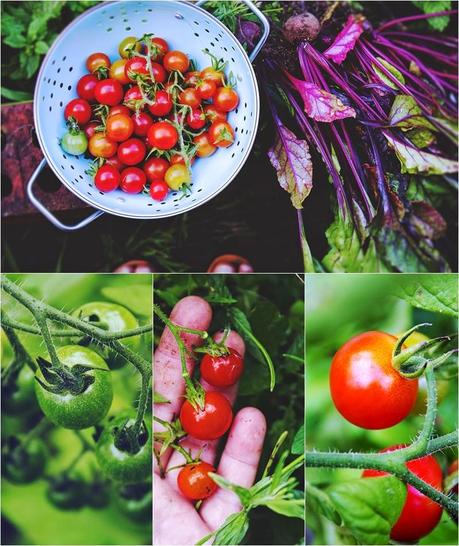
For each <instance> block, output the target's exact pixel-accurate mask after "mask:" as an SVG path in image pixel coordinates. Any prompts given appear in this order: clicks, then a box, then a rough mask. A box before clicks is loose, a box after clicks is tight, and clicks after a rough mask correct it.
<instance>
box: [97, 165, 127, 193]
mask: <svg viewBox="0 0 459 546" xmlns="http://www.w3.org/2000/svg"><path fill="white" fill-rule="evenodd" d="M120 182H121V176H120V173H119V171H118V169H116V168H115V167H113V166H112V165H103V166H102V167H100V169H99V170H98V171H97V173H96V176H95V177H94V183H95V185H96V188H97V189H98V190H100V191H104V192H108V191H113V190H116V188H117V187H118V186H119V185H120Z"/></svg>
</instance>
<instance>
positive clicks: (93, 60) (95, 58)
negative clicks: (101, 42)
mask: <svg viewBox="0 0 459 546" xmlns="http://www.w3.org/2000/svg"><path fill="white" fill-rule="evenodd" d="M109 67H110V59H109V58H108V56H107V55H105V53H92V54H91V55H89V57H88V58H87V59H86V68H87V69H88V70H89V72H91V73H94V72H97V71H98V70H99V69H100V68H109Z"/></svg>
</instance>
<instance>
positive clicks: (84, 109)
mask: <svg viewBox="0 0 459 546" xmlns="http://www.w3.org/2000/svg"><path fill="white" fill-rule="evenodd" d="M91 114H92V111H91V106H90V104H89V102H88V101H87V100H84V99H72V100H71V101H70V102H69V103H68V104H67V106H66V107H65V110H64V117H65V119H69V118H70V117H71V118H74V119H75V120H76V121H77V123H78V124H79V125H86V123H88V121H89V120H90V119H91Z"/></svg>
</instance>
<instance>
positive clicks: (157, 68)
mask: <svg viewBox="0 0 459 546" xmlns="http://www.w3.org/2000/svg"><path fill="white" fill-rule="evenodd" d="M151 71H152V73H153V79H154V81H155V82H157V83H164V82H165V81H166V78H167V74H166V71H165V70H164V68H163V66H162V65H160V64H159V63H151Z"/></svg>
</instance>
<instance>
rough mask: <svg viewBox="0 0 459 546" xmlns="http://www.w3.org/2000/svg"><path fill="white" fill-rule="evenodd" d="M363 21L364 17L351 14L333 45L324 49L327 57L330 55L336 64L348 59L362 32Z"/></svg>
mask: <svg viewBox="0 0 459 546" xmlns="http://www.w3.org/2000/svg"><path fill="white" fill-rule="evenodd" d="M363 21H364V19H363V17H359V16H354V15H349V17H348V20H347V22H346V24H345V25H344V27H343V29H342V30H341V32H340V33H339V34H338V36H337V37H336V38H335V40H334V42H333V43H332V45H331V46H330V47H329V48H328V49H326V50H325V51H324V55H325V57H328V58H329V59H331V60H332V61H333V62H335V63H336V64H341V63H342V62H343V61H344V60H345V59H346V57H347V54H348V53H349V51H351V50H352V49H354V46H355V44H356V42H357V40H358V39H359V36H360V35H361V34H362V32H363Z"/></svg>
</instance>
